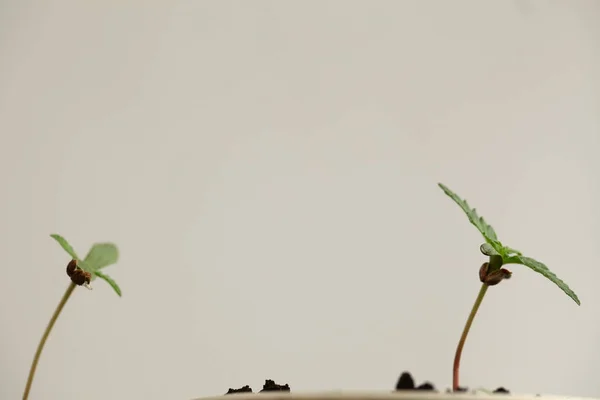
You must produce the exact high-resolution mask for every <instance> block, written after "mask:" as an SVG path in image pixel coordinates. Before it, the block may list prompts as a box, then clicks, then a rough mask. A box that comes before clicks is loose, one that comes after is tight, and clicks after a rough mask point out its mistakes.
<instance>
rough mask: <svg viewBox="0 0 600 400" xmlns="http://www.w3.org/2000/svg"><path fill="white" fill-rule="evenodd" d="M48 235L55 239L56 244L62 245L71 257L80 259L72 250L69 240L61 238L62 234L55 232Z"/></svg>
mask: <svg viewBox="0 0 600 400" xmlns="http://www.w3.org/2000/svg"><path fill="white" fill-rule="evenodd" d="M50 237H51V238H53V239H54V240H56V241H57V242H58V244H60V247H62V248H63V249H64V250H65V251H66V252H67V253H69V255H70V256H71V258H74V259H75V260H77V261H80V259H79V257H78V256H77V254H76V253H75V250H73V247H71V245H70V244H69V242H67V240H66V239H65V238H63V237H62V236H60V235H58V234H56V233H53V234H51V235H50Z"/></svg>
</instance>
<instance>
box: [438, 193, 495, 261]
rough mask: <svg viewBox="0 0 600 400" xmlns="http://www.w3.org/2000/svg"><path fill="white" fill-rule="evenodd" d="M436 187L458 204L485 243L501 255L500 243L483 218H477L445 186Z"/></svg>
mask: <svg viewBox="0 0 600 400" xmlns="http://www.w3.org/2000/svg"><path fill="white" fill-rule="evenodd" d="M438 186H439V187H440V188H441V189H442V190H443V191H444V193H446V195H447V196H448V197H450V198H451V199H452V200H454V202H455V203H456V204H458V206H459V207H460V208H462V210H463V211H464V212H465V214H467V217H468V218H469V221H470V222H471V224H473V225H474V226H475V227H476V228H477V229H478V230H479V232H481V234H482V235H483V238H484V239H485V241H486V242H487V243H489V244H490V245H491V246H492V247H493V248H494V250H496V251H497V252H498V253H500V254H502V253H503V251H502V249H503V247H502V243H500V242H499V241H498V237H497V236H496V232H495V231H494V228H492V226H491V225H489V224H488V223H487V222H486V221H485V219H484V218H483V217H481V216H479V215H478V214H477V211H476V210H475V209H474V208H471V206H469V203H468V202H467V201H466V200H463V199H461V198H460V197H458V195H457V194H456V193H454V192H453V191H452V190H450V189H449V188H448V187H447V186H446V185H444V184H442V183H438Z"/></svg>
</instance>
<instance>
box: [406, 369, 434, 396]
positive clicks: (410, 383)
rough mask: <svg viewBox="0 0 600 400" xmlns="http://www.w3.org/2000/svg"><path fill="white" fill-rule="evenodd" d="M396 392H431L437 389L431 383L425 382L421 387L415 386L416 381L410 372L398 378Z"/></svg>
mask: <svg viewBox="0 0 600 400" xmlns="http://www.w3.org/2000/svg"><path fill="white" fill-rule="evenodd" d="M396 390H397V391H400V390H429V391H435V387H434V386H433V384H431V383H430V382H424V383H422V384H420V385H419V386H415V380H414V379H413V377H412V375H411V374H410V372H403V373H402V374H401V375H400V378H398V383H396Z"/></svg>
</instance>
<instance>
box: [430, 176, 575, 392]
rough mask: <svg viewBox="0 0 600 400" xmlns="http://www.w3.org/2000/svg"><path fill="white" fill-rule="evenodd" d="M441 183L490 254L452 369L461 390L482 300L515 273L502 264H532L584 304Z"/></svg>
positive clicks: (482, 271) (550, 273) (482, 247)
mask: <svg viewBox="0 0 600 400" xmlns="http://www.w3.org/2000/svg"><path fill="white" fill-rule="evenodd" d="M438 186H439V187H440V188H441V189H442V190H443V191H444V192H445V193H446V194H447V195H448V196H449V197H450V198H451V199H452V200H454V202H455V203H456V204H458V205H459V206H460V208H462V209H463V211H464V212H465V214H467V217H468V218H469V221H470V222H471V224H473V225H475V227H476V228H477V229H478V230H479V232H481V234H482V235H483V238H484V239H485V243H484V244H482V245H481V247H480V251H481V252H482V253H483V254H484V255H486V256H488V257H489V261H488V262H486V263H484V264H483V265H482V266H481V268H480V269H479V280H480V281H481V282H482V285H481V289H480V290H479V294H478V295H477V299H476V300H475V304H474V305H473V308H472V309H471V313H470V314H469V318H468V319H467V323H466V324H465V327H464V330H463V332H462V335H461V337H460V340H459V342H458V346H457V348H456V354H455V356H454V365H453V369H452V390H453V391H458V390H459V389H460V387H459V384H458V383H459V382H458V381H459V380H458V373H459V369H460V357H461V354H462V350H463V347H464V345H465V340H466V339H467V335H468V334H469V330H470V329H471V325H472V324H473V319H474V318H475V315H476V314H477V310H478V309H479V306H480V305H481V301H482V300H483V297H484V296H485V293H486V292H487V289H488V287H489V286H494V285H497V284H498V283H500V282H501V281H502V280H504V279H509V278H510V277H511V275H512V273H511V272H510V271H508V270H507V269H505V268H502V266H503V265H506V264H521V265H524V266H526V267H529V268H531V269H532V270H534V271H535V272H537V273H539V274H542V275H543V276H545V277H546V278H548V279H549V280H550V281H552V282H554V283H555V284H556V286H558V287H559V288H561V289H562V291H563V292H565V293H566V294H567V296H569V297H570V298H572V299H573V301H575V303H577V305H579V304H580V302H579V298H578V297H577V295H576V294H575V293H574V292H573V291H572V290H571V289H570V288H569V286H568V285H567V284H566V283H564V282H563V281H562V280H560V279H559V278H558V277H557V276H556V275H555V274H554V273H552V272H551V271H550V270H549V269H548V267H547V266H546V265H545V264H544V263H542V262H540V261H537V260H534V259H533V258H530V257H525V256H524V255H523V254H522V253H521V252H520V251H518V250H515V249H513V248H510V247H508V246H505V245H503V244H502V243H501V242H500V241H499V240H498V237H497V236H496V232H495V231H494V228H492V227H491V226H490V225H489V224H488V223H487V222H486V221H485V220H484V219H483V217H480V216H479V215H477V212H476V211H475V209H474V208H471V207H470V206H469V204H468V203H467V201H466V200H463V199H461V198H460V197H458V196H457V195H456V194H455V193H454V192H452V191H451V190H450V189H448V187H446V186H445V185H443V184H441V183H438Z"/></svg>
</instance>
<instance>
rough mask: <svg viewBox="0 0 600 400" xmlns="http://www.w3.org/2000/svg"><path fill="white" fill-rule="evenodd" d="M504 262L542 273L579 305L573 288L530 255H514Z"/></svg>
mask: <svg viewBox="0 0 600 400" xmlns="http://www.w3.org/2000/svg"><path fill="white" fill-rule="evenodd" d="M505 264H521V265H524V266H526V267H529V268H531V269H532V270H534V271H535V272H537V273H539V274H542V275H543V276H545V277H546V278H548V279H549V280H550V281H552V282H553V283H554V284H555V285H556V286H558V287H559V288H560V289H561V290H562V291H563V292H565V293H566V294H567V296H569V297H570V298H571V299H573V301H574V302H575V303H577V305H581V303H580V302H579V298H578V297H577V295H576V294H575V292H573V290H571V288H569V286H568V285H567V284H566V283H565V282H563V281H562V280H561V279H560V278H558V277H557V276H556V275H555V274H554V273H553V272H552V271H550V269H549V268H548V267H547V266H546V265H545V264H544V263H542V262H540V261H537V260H534V259H533V258H530V257H525V256H521V255H516V256H512V257H509V258H508V259H507V260H506V261H505Z"/></svg>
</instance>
